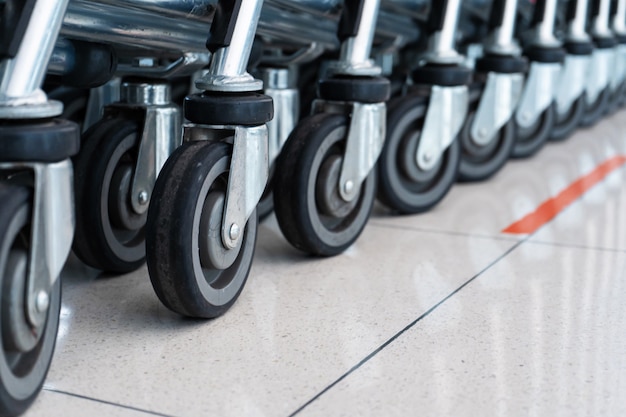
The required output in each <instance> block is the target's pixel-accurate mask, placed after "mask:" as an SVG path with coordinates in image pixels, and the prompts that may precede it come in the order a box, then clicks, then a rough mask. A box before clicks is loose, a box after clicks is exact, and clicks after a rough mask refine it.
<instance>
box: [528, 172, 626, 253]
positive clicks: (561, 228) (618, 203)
mask: <svg viewBox="0 0 626 417" xmlns="http://www.w3.org/2000/svg"><path fill="white" fill-rule="evenodd" d="M624 208H626V166H624V167H622V168H620V169H617V170H616V171H614V172H613V173H612V174H610V175H608V176H607V177H606V178H605V180H604V181H602V182H601V183H599V184H597V185H596V186H594V187H593V188H592V189H590V190H589V191H588V192H587V193H585V194H584V195H583V196H582V197H581V198H580V199H579V200H578V201H576V202H575V203H573V204H572V205H571V206H569V207H568V208H567V209H565V210H564V211H563V212H562V213H561V214H560V215H559V216H557V217H556V218H555V219H554V220H553V221H551V222H550V223H548V224H546V225H545V226H544V227H542V228H541V229H540V230H538V231H537V233H535V234H534V235H533V236H532V237H531V240H532V241H537V242H548V243H556V244H561V245H576V246H582V247H590V248H605V249H614V250H626V216H624Z"/></svg>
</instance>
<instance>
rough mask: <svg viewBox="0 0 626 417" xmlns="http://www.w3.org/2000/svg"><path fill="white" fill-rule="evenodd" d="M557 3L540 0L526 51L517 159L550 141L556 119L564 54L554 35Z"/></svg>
mask: <svg viewBox="0 0 626 417" xmlns="http://www.w3.org/2000/svg"><path fill="white" fill-rule="evenodd" d="M556 8H557V0H537V2H536V4H535V15H534V17H533V24H534V26H533V28H532V34H533V36H532V40H531V43H530V46H528V47H527V48H526V50H525V55H526V57H527V58H528V60H529V61H530V68H529V71H528V75H527V76H526V83H525V85H524V89H523V91H522V97H521V99H520V102H519V106H518V107H517V110H516V112H515V118H514V120H515V146H514V147H513V152H512V154H511V156H512V157H514V158H525V157H529V156H531V155H534V154H535V153H536V152H537V151H539V149H541V147H543V145H544V144H545V143H546V141H547V140H548V139H549V138H550V134H551V132H552V128H553V126H554V120H555V116H554V115H555V107H556V106H555V104H554V100H555V92H556V89H557V85H558V78H559V74H560V73H561V67H562V63H563V61H564V59H565V51H564V50H563V49H562V48H561V43H560V41H559V40H558V39H557V38H556V37H555V36H554V24H555V19H556Z"/></svg>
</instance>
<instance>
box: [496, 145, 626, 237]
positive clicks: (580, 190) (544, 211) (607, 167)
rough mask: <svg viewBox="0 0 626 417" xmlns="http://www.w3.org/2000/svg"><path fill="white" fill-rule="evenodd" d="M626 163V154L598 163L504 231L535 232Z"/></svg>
mask: <svg viewBox="0 0 626 417" xmlns="http://www.w3.org/2000/svg"><path fill="white" fill-rule="evenodd" d="M624 163H626V155H620V156H614V157H613V158H610V159H607V160H606V161H604V162H603V163H601V164H600V165H598V166H597V167H596V168H595V169H594V170H593V171H591V172H590V173H589V174H587V175H583V176H582V177H580V178H579V179H577V180H576V181H574V182H573V183H571V184H570V185H569V186H568V187H567V188H566V189H564V190H563V191H561V192H560V193H559V194H558V195H556V196H555V197H552V198H550V199H548V200H546V201H544V202H543V203H542V204H541V205H540V206H539V207H537V210H535V211H533V212H532V213H529V214H527V215H526V216H524V217H523V218H522V219H520V220H518V221H516V222H515V223H513V224H511V225H510V226H509V227H507V228H506V229H504V230H502V233H511V234H526V233H533V232H534V231H535V230H537V229H539V228H540V227H541V226H543V225H544V224H546V223H548V222H549V221H550V220H552V219H553V218H555V217H556V216H557V215H558V214H559V213H560V212H561V211H563V209H564V208H565V207H567V206H569V205H570V204H571V203H573V202H574V201H575V200H576V199H577V198H578V197H580V196H581V195H583V194H584V193H586V192H587V191H588V190H589V189H590V188H591V187H593V186H594V185H596V184H597V183H599V182H600V181H602V180H603V179H604V178H605V177H606V176H607V175H609V174H610V173H611V172H612V171H614V170H616V169H617V168H619V167H621V166H622V165H623V164H624Z"/></svg>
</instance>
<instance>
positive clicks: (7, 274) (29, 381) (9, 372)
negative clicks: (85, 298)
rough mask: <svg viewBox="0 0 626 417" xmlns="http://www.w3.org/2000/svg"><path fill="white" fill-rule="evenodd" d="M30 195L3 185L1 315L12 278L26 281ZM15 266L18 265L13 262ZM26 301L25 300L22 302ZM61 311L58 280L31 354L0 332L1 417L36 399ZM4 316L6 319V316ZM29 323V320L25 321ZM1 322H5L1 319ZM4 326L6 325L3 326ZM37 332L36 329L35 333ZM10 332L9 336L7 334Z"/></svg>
mask: <svg viewBox="0 0 626 417" xmlns="http://www.w3.org/2000/svg"><path fill="white" fill-rule="evenodd" d="M30 216H31V202H30V192H29V190H28V189H27V188H24V187H17V186H13V185H8V184H0V280H1V281H0V288H1V289H2V292H1V294H2V298H1V304H0V307H1V308H0V314H2V312H4V311H6V308H7V307H6V306H7V305H8V304H7V303H12V302H13V303H14V302H16V301H15V300H11V299H9V291H6V288H7V285H9V281H8V279H9V278H11V277H12V278H13V279H14V280H15V279H23V280H26V272H25V271H26V269H27V268H26V263H27V262H28V256H29V245H30V231H29V229H30ZM15 257H18V258H20V259H21V261H22V265H23V269H24V271H23V274H22V272H19V271H16V270H15V268H14V267H13V268H12V267H11V266H10V265H11V264H12V262H10V261H9V259H11V258H13V259H15ZM13 265H14V263H13ZM21 302H23V301H21ZM60 309H61V284H60V280H59V279H57V281H56V283H55V285H54V287H53V288H52V292H51V294H50V306H49V308H48V314H47V317H46V321H45V323H44V325H43V327H42V334H41V335H40V336H39V338H38V341H37V342H36V345H34V347H33V348H32V349H30V350H28V351H19V350H16V348H14V347H8V346H7V344H12V343H11V342H10V341H8V338H9V337H10V333H9V332H8V331H7V329H6V328H4V327H3V331H2V332H0V338H1V339H2V343H1V344H0V346H1V347H2V351H1V352H2V353H1V356H0V415H2V416H17V415H19V414H22V413H23V412H24V411H25V410H26V409H27V408H28V407H29V406H30V405H31V404H32V402H33V401H34V400H35V398H36V397H37V395H38V393H39V391H40V390H41V386H42V385H43V383H44V380H45V378H46V375H47V374H48V369H49V367H50V363H51V362H52V357H53V355H54V347H55V344H56V338H57V331H58V326H59V313H60ZM3 317H4V316H3ZM24 321H25V322H26V318H24ZM0 322H2V323H4V322H3V321H1V320H0ZM3 326H4V324H3ZM33 331H34V330H33ZM7 333H8V335H7Z"/></svg>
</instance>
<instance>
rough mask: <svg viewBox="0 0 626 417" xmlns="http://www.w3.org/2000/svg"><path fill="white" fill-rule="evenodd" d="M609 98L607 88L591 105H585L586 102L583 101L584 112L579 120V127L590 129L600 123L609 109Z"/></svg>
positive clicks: (609, 94) (609, 93)
mask: <svg viewBox="0 0 626 417" xmlns="http://www.w3.org/2000/svg"><path fill="white" fill-rule="evenodd" d="M610 96H611V92H610V91H609V88H605V89H604V90H602V92H601V93H600V95H598V97H597V98H596V99H595V101H594V102H593V103H587V101H585V111H584V114H583V117H582V118H581V119H580V125H581V126H582V127H591V126H593V125H595V124H596V123H598V121H600V119H601V118H602V116H604V114H605V113H606V111H607V109H608V107H609V98H610Z"/></svg>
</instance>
